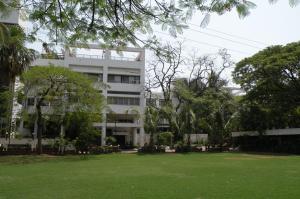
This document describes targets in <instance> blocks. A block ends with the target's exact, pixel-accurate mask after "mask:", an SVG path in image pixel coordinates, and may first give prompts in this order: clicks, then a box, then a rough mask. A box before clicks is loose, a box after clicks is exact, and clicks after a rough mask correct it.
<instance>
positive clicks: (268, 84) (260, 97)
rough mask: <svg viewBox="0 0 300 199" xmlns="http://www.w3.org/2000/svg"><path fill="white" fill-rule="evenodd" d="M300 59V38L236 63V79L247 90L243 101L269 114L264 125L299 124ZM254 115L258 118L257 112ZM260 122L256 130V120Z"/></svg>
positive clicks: (278, 126)
mask: <svg viewBox="0 0 300 199" xmlns="http://www.w3.org/2000/svg"><path fill="white" fill-rule="evenodd" d="M299 63H300V42H296V43H290V44H288V45H286V46H271V47H268V48H266V49H264V50H262V51H260V52H258V53H257V54H255V55H253V56H252V57H249V58H246V59H244V60H242V61H240V62H239V63H237V65H236V68H235V70H234V72H233V77H234V80H235V82H236V83H238V84H240V85H241V87H242V88H243V89H244V90H245V91H246V92H247V93H246V96H245V97H244V99H243V101H244V103H246V104H251V105H250V109H252V111H254V112H257V110H253V108H254V107H253V106H252V105H253V104H254V105H255V106H257V107H260V109H263V111H264V112H266V113H265V114H267V115H268V117H267V116H263V117H265V118H268V121H264V123H268V125H264V126H263V127H264V128H273V127H275V128H285V127H287V126H289V127H299V126H300V123H299V119H298V117H297V113H296V112H297V111H296V110H297V108H298V107H299V103H298V102H299V101H300V78H299V76H300V64H299ZM242 103H243V102H242ZM247 106H248V105H247ZM250 112H251V111H250ZM253 114H254V113H253ZM252 117H253V118H252V120H253V119H255V115H252ZM249 119H250V118H249ZM257 119H258V120H261V119H263V118H257ZM249 122H250V121H249ZM260 122H262V121H257V122H254V124H253V126H252V129H253V130H255V129H256V125H255V123H260ZM250 123H252V122H250ZM243 124H244V123H243ZM245 128H246V129H248V128H249V126H247V127H245ZM259 128H262V126H261V127H259Z"/></svg>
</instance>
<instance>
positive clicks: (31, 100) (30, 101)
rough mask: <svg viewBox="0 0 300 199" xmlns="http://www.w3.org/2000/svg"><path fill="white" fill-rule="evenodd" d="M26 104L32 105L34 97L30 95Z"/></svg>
mask: <svg viewBox="0 0 300 199" xmlns="http://www.w3.org/2000/svg"><path fill="white" fill-rule="evenodd" d="M27 105H28V106H33V105H34V98H33V97H30V98H28V99H27Z"/></svg>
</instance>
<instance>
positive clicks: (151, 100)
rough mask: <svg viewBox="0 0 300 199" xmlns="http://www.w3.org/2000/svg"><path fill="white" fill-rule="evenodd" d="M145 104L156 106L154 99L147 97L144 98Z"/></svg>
mask: <svg viewBox="0 0 300 199" xmlns="http://www.w3.org/2000/svg"><path fill="white" fill-rule="evenodd" d="M146 106H156V99H152V98H147V99H146Z"/></svg>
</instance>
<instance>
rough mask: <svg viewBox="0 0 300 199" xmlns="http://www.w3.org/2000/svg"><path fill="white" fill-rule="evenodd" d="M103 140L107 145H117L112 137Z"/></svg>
mask: <svg viewBox="0 0 300 199" xmlns="http://www.w3.org/2000/svg"><path fill="white" fill-rule="evenodd" d="M105 140H106V144H107V145H115V144H116V143H117V139H116V138H115V137H113V136H108V137H106V139H105Z"/></svg>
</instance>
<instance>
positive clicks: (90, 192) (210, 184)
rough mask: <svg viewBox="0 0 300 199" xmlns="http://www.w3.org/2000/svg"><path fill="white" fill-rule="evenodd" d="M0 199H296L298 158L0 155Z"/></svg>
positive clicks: (299, 190) (299, 175)
mask: <svg viewBox="0 0 300 199" xmlns="http://www.w3.org/2000/svg"><path fill="white" fill-rule="evenodd" d="M0 198H1V199H3V198H22V199H23V198H25V199H26V198H55V199H56V198H84V199H87V198H105V199H106V198H107V199H117V198H126V199H132V198H138V199H142V198H149V199H158V198H161V199H168V198H170V199H171V198H172V199H175V198H182V199H189V198H193V199H223V198H224V199H226V198H228V199H235V198H236V199H248V198H249V199H258V198H261V199H268V198H269V199H278V198H282V199H289V198H291V199H298V198H300V156H271V155H249V154H239V153H215V154H213V153H212V154H208V153H191V154H161V155H137V154H110V155H98V156H89V157H86V158H83V157H80V156H65V157H51V156H40V157H38V156H10V157H0Z"/></svg>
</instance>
